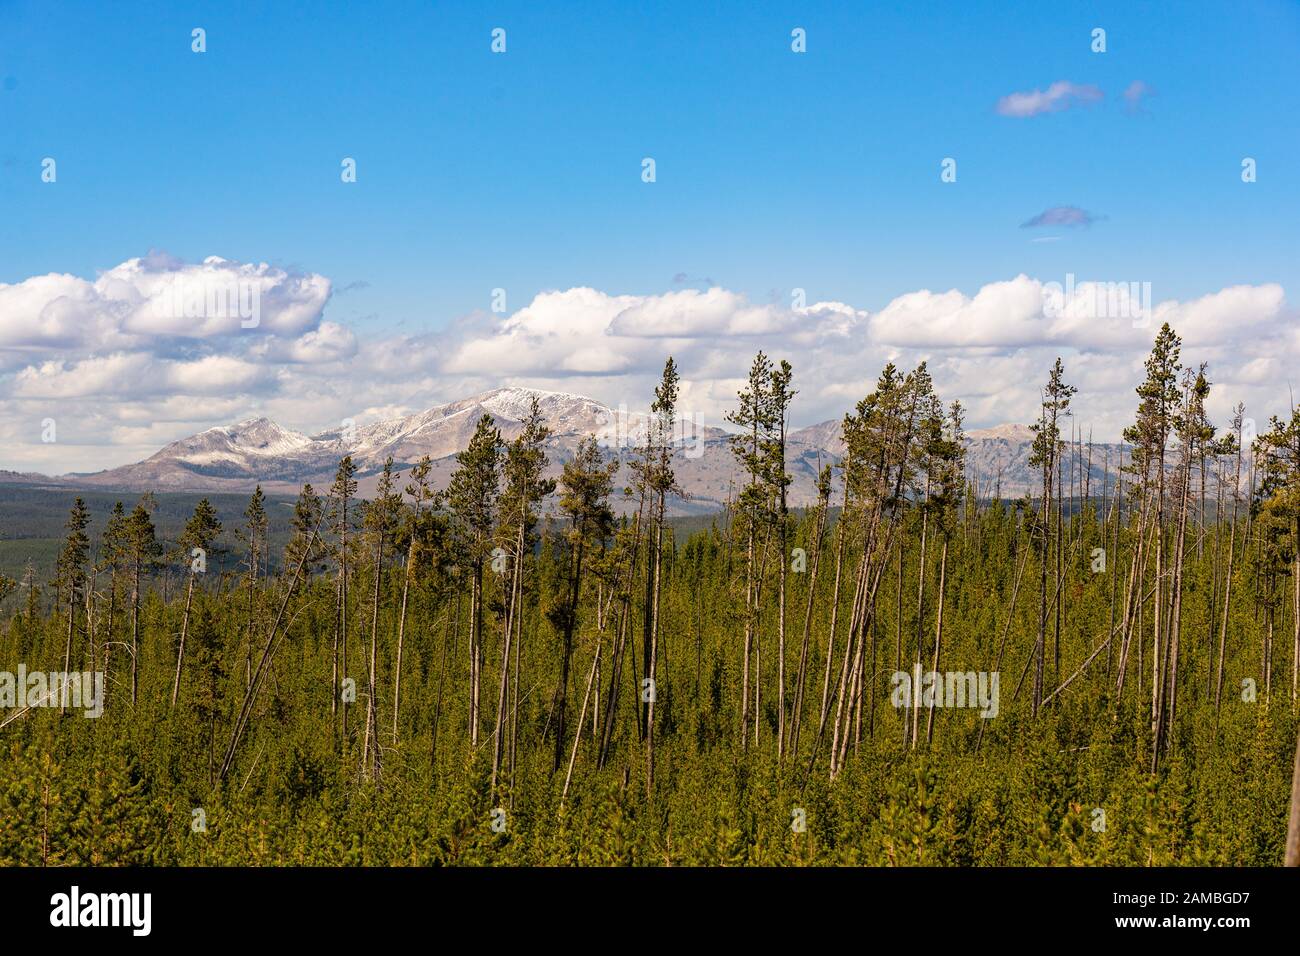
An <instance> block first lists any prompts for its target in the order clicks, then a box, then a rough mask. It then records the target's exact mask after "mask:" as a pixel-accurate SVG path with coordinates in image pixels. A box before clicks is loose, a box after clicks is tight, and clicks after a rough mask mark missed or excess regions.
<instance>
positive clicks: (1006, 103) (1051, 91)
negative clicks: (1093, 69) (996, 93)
mask: <svg viewBox="0 0 1300 956" xmlns="http://www.w3.org/2000/svg"><path fill="white" fill-rule="evenodd" d="M1102 96H1103V94H1102V92H1101V90H1100V89H1098V88H1097V87H1095V86H1093V85H1092V84H1090V83H1071V82H1069V81H1068V80H1057V81H1056V82H1055V83H1053V84H1052V85H1051V86H1049V87H1048V88H1047V89H1045V90H1030V91H1029V92H1027V93H1011V94H1008V95H1007V96H1004V97H1002V99H1000V100H998V107H997V108H998V112H999V113H1001V114H1002V115H1003V116H1015V117H1019V118H1023V117H1027V116H1037V115H1039V114H1040V113H1056V112H1059V111H1060V110H1065V109H1069V108H1070V107H1071V106H1073V105H1075V104H1076V103H1095V102H1097V101H1098V100H1100V99H1101V98H1102Z"/></svg>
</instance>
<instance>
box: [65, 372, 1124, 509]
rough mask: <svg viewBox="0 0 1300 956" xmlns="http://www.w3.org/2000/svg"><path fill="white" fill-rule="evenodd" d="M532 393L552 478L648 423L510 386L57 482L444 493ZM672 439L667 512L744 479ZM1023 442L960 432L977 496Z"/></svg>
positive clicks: (1020, 477)
mask: <svg viewBox="0 0 1300 956" xmlns="http://www.w3.org/2000/svg"><path fill="white" fill-rule="evenodd" d="M534 397H536V398H537V401H538V407H539V409H540V411H541V413H542V416H543V419H544V420H545V423H546V425H547V427H548V428H550V430H551V437H550V438H549V439H548V441H547V454H548V457H549V459H550V472H551V474H552V475H553V476H554V475H558V474H559V471H560V468H561V467H562V465H563V463H564V461H565V460H567V459H568V458H569V457H571V456H572V454H573V452H574V450H575V449H576V448H577V445H578V442H579V441H581V440H582V439H583V438H584V437H586V436H587V435H595V436H596V437H597V439H598V440H600V441H601V443H602V444H603V445H604V446H605V447H606V449H607V452H608V453H609V454H610V455H614V456H621V457H623V458H624V459H625V460H626V459H627V457H628V456H629V454H630V453H631V452H632V451H633V450H634V449H635V448H636V447H637V445H638V444H639V443H640V442H641V440H642V439H643V437H644V434H645V428H646V425H647V422H648V416H647V415H646V413H644V412H628V411H626V410H623V409H613V408H610V407H609V406H607V405H603V404H601V403H600V402H597V401H594V400H593V399H590V398H586V397H585V396H582V395H573V394H569V393H566V392H549V391H542V390H538V389H530V388H519V387H509V388H498V389H493V390H491V391H488V392H483V393H482V394H480V395H474V396H472V397H470V398H465V399H461V400H460V401H455V402H449V403H447V404H444V405H437V406H434V407H433V408H429V409H427V410H425V411H422V412H418V413H416V414H414V415H408V416H405V417H401V418H393V419H387V420H384V421H377V422H370V423H366V424H358V425H352V424H351V423H348V422H344V423H341V424H340V426H339V427H338V428H334V429H330V430H328V431H325V432H321V433H320V434H317V435H310V436H309V435H305V434H303V433H301V432H296V431H293V430H291V429H287V428H284V427H282V426H280V425H278V424H276V423H275V422H273V421H271V420H270V419H267V418H251V419H248V420H247V421H242V422H240V423H239V424H237V425H226V426H221V427H218V428H209V429H207V430H206V431H202V432H199V433H198V434H196V435H191V436H190V437H188V438H183V439H180V440H179V441H175V442H172V443H171V444H169V445H167V446H166V447H165V448H162V449H161V450H160V451H158V452H157V453H156V454H154V455H152V456H150V457H149V458H146V459H145V460H144V461H141V462H138V463H136V464H134V465H126V466H123V467H121V468H114V469H111V470H109V471H102V472H98V473H96V474H92V475H78V476H66V477H65V478H63V479H57V480H59V481H67V482H74V483H76V484H88V485H95V486H101V487H115V488H123V489H127V490H146V489H153V490H158V491H238V492H242V491H248V490H251V489H252V488H253V486H254V485H257V484H261V485H262V487H263V488H265V489H266V490H267V491H270V492H280V493H296V492H297V491H298V490H299V489H300V488H301V487H302V485H303V484H305V483H310V484H312V485H313V486H315V487H316V488H317V489H318V490H321V491H323V490H326V489H328V487H329V485H330V484H331V482H332V481H333V478H334V472H335V469H336V468H337V467H338V462H339V459H340V458H342V457H343V456H344V455H351V456H352V458H353V461H354V462H356V465H357V470H358V478H359V486H360V494H361V495H363V496H364V495H366V494H368V493H370V492H371V491H373V488H374V483H375V480H376V477H377V474H378V472H379V470H380V469H381V468H382V467H383V465H384V461H385V460H386V459H387V458H388V457H389V456H392V458H393V461H394V463H395V465H396V466H397V468H398V469H399V470H400V471H403V472H404V471H406V470H407V469H408V468H410V466H411V465H413V464H414V463H415V462H417V461H419V460H420V459H421V458H422V457H423V456H425V455H428V456H429V457H430V458H431V459H432V460H433V463H434V467H433V478H434V481H435V483H436V484H437V485H439V486H445V485H446V483H447V481H448V480H449V478H450V475H451V472H452V470H453V469H454V467H455V459H454V457H453V456H454V455H455V454H456V453H457V452H459V451H461V450H463V449H464V448H465V447H466V445H468V443H469V440H470V437H471V436H472V435H473V434H474V428H475V426H476V425H477V423H478V420H479V419H480V418H481V417H482V416H483V415H490V416H492V419H493V420H494V422H495V423H496V425H497V427H498V428H499V429H500V430H501V433H502V436H503V437H504V438H505V439H506V440H507V441H508V440H510V439H512V438H514V437H515V436H517V435H518V434H519V432H520V430H521V428H522V420H523V419H524V418H525V417H526V416H527V414H528V410H529V408H530V405H531V402H532V400H533V398H534ZM840 424H841V423H840V420H838V419H832V420H829V421H825V422H819V423H817V424H815V425H809V426H807V427H805V428H800V429H797V430H794V431H792V432H791V433H790V435H789V447H788V450H787V461H788V468H789V471H790V474H791V476H792V478H793V483H792V485H791V487H790V503H791V504H792V505H793V506H795V507H800V506H804V505H808V504H811V503H813V502H814V501H815V498H816V479H817V474H818V472H819V470H820V469H821V467H822V466H823V465H825V464H827V463H828V462H833V461H838V460H839V459H840V457H841V456H842V455H843V451H844V443H843V437H842V435H841V433H840ZM676 439H677V441H676V452H675V456H674V457H675V462H674V469H675V471H676V473H677V479H678V483H679V484H680V485H681V487H682V489H683V490H684V491H685V492H686V496H685V497H684V498H683V499H679V500H677V501H676V502H675V507H674V510H675V511H676V512H677V513H679V514H680V513H688V512H702V511H710V510H715V509H717V508H720V507H722V506H723V505H725V504H726V502H727V501H728V500H729V499H730V498H732V497H733V496H734V495H735V494H736V493H737V491H738V489H739V488H740V486H741V485H742V484H743V482H744V476H743V475H742V474H741V473H740V472H739V470H738V468H737V465H736V462H735V459H734V456H733V455H732V453H731V449H730V447H729V443H728V439H727V433H726V432H724V431H722V430H721V429H718V428H713V427H709V426H698V427H697V426H696V425H694V424H693V423H689V422H688V423H686V424H685V425H684V426H683V427H682V428H681V430H680V433H679V434H678V435H677V436H676ZM1032 441H1033V433H1032V432H1031V431H1030V430H1029V428H1028V427H1026V426H1024V425H999V426H996V427H994V428H988V429H983V430H976V431H971V432H970V433H969V434H968V435H967V470H968V472H969V474H970V475H971V477H972V478H973V479H975V480H977V481H978V482H979V485H980V490H981V493H982V494H986V495H987V494H994V493H1000V494H1001V495H1002V496H1003V497H1014V496H1018V495H1021V494H1024V492H1025V491H1026V490H1028V489H1030V488H1033V487H1036V484H1037V481H1038V477H1037V475H1036V474H1035V472H1034V469H1032V468H1031V467H1030V466H1029V454H1030V445H1031V443H1032ZM1107 455H1109V458H1110V467H1111V470H1112V471H1113V469H1114V467H1115V464H1116V463H1117V462H1118V460H1119V451H1118V446H1107V445H1096V446H1094V448H1093V460H1092V471H1091V474H1092V478H1091V480H1092V481H1094V482H1097V483H1098V485H1100V482H1101V481H1102V477H1103V474H1104V465H1103V462H1104V461H1105V458H1106V456H1107ZM1081 470H1082V469H1081ZM630 479H631V476H630V473H629V472H628V470H627V468H626V465H625V466H624V468H623V470H622V471H621V472H620V474H619V476H618V478H617V482H618V486H619V487H620V488H621V487H622V486H623V485H626V484H628V483H630Z"/></svg>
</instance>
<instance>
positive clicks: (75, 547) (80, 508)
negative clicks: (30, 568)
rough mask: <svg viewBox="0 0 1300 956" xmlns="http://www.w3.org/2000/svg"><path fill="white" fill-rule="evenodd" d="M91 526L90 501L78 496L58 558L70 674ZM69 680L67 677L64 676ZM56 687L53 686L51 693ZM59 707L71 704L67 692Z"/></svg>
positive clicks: (65, 667) (65, 658) (65, 654)
mask: <svg viewBox="0 0 1300 956" xmlns="http://www.w3.org/2000/svg"><path fill="white" fill-rule="evenodd" d="M89 526H90V512H89V510H87V508H86V502H85V501H83V500H82V499H81V498H77V499H76V500H75V501H74V502H73V503H72V511H71V513H69V515H68V523H67V525H66V529H67V532H68V533H67V537H66V538H65V539H64V542H63V550H62V552H60V554H59V560H58V566H57V567H58V579H59V580H60V581H61V582H62V586H63V589H64V592H65V594H66V595H67V608H68V632H67V641H66V642H65V643H64V646H63V672H64V674H65V675H66V674H68V673H69V672H70V671H71V669H72V637H73V634H74V633H75V631H76V627H77V598H78V597H79V596H80V595H81V593H82V589H83V588H84V587H85V586H86V561H87V559H88V558H89V554H90V538H89V537H88V536H87V534H86V528H88V527H89ZM64 680H67V677H66V676H65V677H64ZM52 692H53V688H51V693H52ZM59 701H60V703H59V710H60V713H62V712H64V711H65V710H66V708H67V703H66V702H67V695H66V694H64V693H60V695H59Z"/></svg>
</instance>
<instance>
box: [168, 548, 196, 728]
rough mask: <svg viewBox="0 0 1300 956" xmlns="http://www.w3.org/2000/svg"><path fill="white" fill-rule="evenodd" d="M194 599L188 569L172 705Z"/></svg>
mask: <svg viewBox="0 0 1300 956" xmlns="http://www.w3.org/2000/svg"><path fill="white" fill-rule="evenodd" d="M193 600H194V572H193V571H192V570H191V571H190V583H189V586H188V587H186V589H185V613H184V614H182V615H181V641H180V644H179V645H177V647H176V679H175V680H174V681H172V707H175V706H176V699H177V698H178V697H179V696H180V692H181V665H182V664H183V663H184V661H185V635H186V633H187V632H188V631H189V628H190V606H191V604H192V602H193Z"/></svg>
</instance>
